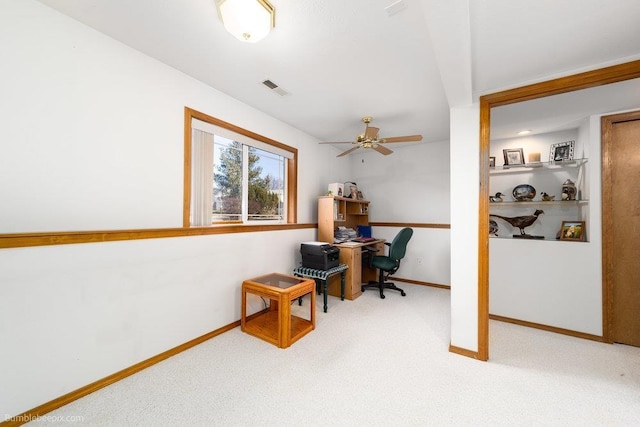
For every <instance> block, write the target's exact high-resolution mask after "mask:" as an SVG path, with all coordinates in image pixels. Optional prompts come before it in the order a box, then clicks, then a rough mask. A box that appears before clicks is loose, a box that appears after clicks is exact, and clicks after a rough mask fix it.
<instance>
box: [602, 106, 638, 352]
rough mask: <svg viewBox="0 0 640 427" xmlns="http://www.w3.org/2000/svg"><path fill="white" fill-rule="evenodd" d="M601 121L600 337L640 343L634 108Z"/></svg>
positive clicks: (633, 343) (625, 342) (635, 121)
mask: <svg viewBox="0 0 640 427" xmlns="http://www.w3.org/2000/svg"><path fill="white" fill-rule="evenodd" d="M602 125H603V126H602V132H603V141H602V153H603V159H602V160H603V183H602V194H603V211H602V218H603V260H604V262H603V267H604V271H603V272H604V279H605V280H604V282H605V292H604V295H605V307H604V308H605V310H604V311H605V322H606V323H605V325H604V326H605V328H604V330H605V334H604V335H605V337H604V338H605V340H606V341H608V342H617V343H622V344H629V345H633V346H638V347H640V112H633V113H624V114H617V115H614V116H607V117H603V120H602Z"/></svg>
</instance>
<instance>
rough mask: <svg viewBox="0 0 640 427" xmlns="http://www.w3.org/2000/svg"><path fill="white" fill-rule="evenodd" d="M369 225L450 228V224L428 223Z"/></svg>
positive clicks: (379, 222)
mask: <svg viewBox="0 0 640 427" xmlns="http://www.w3.org/2000/svg"><path fill="white" fill-rule="evenodd" d="M369 225H372V226H376V227H413V228H451V224H432V223H428V222H381V221H369Z"/></svg>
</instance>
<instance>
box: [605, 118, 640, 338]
mask: <svg viewBox="0 0 640 427" xmlns="http://www.w3.org/2000/svg"><path fill="white" fill-rule="evenodd" d="M633 120H640V110H637V111H629V112H626V113H619V114H612V115H609V116H602V118H601V119H600V123H601V135H602V188H603V190H604V189H605V188H611V184H612V173H613V168H612V166H611V154H612V145H613V142H614V140H613V126H614V125H615V124H616V123H622V122H629V121H633ZM612 218H613V203H612V199H611V193H609V192H605V191H602V339H603V341H604V342H606V343H609V344H612V343H613V340H614V336H613V254H612V252H611V248H613V220H612Z"/></svg>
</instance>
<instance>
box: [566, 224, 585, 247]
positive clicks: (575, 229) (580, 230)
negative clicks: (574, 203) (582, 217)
mask: <svg viewBox="0 0 640 427" xmlns="http://www.w3.org/2000/svg"><path fill="white" fill-rule="evenodd" d="M586 235H587V229H586V225H585V222H584V221H562V227H561V228H560V240H570V241H574V242H584V241H586Z"/></svg>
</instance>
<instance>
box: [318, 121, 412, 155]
mask: <svg viewBox="0 0 640 427" xmlns="http://www.w3.org/2000/svg"><path fill="white" fill-rule="evenodd" d="M372 121H373V117H371V116H365V117H363V118H362V122H363V123H364V124H365V129H364V132H363V133H361V134H360V135H358V136H357V137H356V140H355V141H353V142H321V144H357V145H356V146H355V147H353V148H350V149H348V150H347V151H343V152H342V153H340V154H338V155H337V156H336V157H342V156H346V155H347V154H349V153H352V152H354V151H355V150H357V149H359V148H371V149H373V150H375V151H377V152H378V153H380V154H383V155H385V156H388V155H389V154H391V153H393V151H392V150H390V149H388V148H387V147H385V146H384V145H383V144H388V143H394V142H418V141H422V135H407V136H394V137H389V138H378V132H379V131H380V129H379V128H376V127H373V126H369V123H371V122H372Z"/></svg>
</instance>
